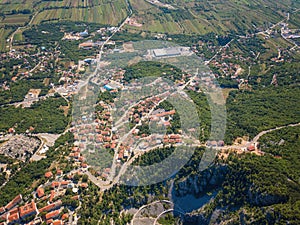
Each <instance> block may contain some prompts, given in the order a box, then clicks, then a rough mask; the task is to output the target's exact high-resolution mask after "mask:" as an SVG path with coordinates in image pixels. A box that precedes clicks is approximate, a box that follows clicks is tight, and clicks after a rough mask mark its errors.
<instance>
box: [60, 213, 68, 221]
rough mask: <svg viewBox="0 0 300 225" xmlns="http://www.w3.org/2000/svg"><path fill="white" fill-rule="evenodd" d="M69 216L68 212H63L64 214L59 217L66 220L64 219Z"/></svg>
mask: <svg viewBox="0 0 300 225" xmlns="http://www.w3.org/2000/svg"><path fill="white" fill-rule="evenodd" d="M68 218H69V214H68V213H65V214H63V215H62V216H61V219H62V220H66V219H68Z"/></svg>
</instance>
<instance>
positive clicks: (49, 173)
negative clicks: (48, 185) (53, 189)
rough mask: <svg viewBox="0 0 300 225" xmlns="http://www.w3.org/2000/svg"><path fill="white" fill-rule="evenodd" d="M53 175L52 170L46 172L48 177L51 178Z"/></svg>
mask: <svg viewBox="0 0 300 225" xmlns="http://www.w3.org/2000/svg"><path fill="white" fill-rule="evenodd" d="M52 176H53V174H52V172H50V171H49V172H46V173H45V177H46V178H50V177H52Z"/></svg>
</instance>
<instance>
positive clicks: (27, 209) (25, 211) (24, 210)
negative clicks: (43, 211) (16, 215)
mask: <svg viewBox="0 0 300 225" xmlns="http://www.w3.org/2000/svg"><path fill="white" fill-rule="evenodd" d="M36 213H37V209H36V205H35V203H34V201H32V202H31V203H28V204H26V205H24V206H21V207H20V217H21V218H24V217H26V216H30V215H34V214H36Z"/></svg>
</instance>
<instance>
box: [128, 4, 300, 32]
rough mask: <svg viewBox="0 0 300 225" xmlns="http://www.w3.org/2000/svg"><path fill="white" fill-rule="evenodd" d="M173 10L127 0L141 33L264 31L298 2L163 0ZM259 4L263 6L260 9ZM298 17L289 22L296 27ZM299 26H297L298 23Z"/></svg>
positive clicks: (284, 15) (296, 5)
mask: <svg viewBox="0 0 300 225" xmlns="http://www.w3.org/2000/svg"><path fill="white" fill-rule="evenodd" d="M161 2H164V3H168V4H172V5H173V6H174V7H176V8H177V10H167V9H162V8H159V7H156V6H154V5H151V4H149V3H147V2H144V1H140V0H131V5H132V7H133V9H135V10H136V12H137V14H138V15H137V17H139V18H140V21H143V23H144V26H143V27H142V28H141V30H147V31H152V32H168V33H183V32H184V33H199V34H205V33H208V32H211V31H213V32H217V33H220V34H224V33H227V32H228V31H235V32H237V33H240V34H245V33H247V32H253V31H256V30H259V29H266V28H267V27H270V26H271V25H272V24H274V23H277V22H278V21H281V20H282V19H284V18H285V17H286V15H287V12H292V11H293V9H294V8H296V7H300V2H297V1H290V0H285V1H281V2H276V3H274V2H273V1H271V0H254V1H248V0H243V1H235V0H224V1H221V2H220V1H219V0H212V1H201V2H199V1H194V0H185V1H182V0H165V1H161ZM262 5H264V6H263V7H262ZM298 20H299V16H298V17H297V16H294V17H293V16H291V23H292V24H297V22H299V21H298ZM298 24H299V23H298Z"/></svg>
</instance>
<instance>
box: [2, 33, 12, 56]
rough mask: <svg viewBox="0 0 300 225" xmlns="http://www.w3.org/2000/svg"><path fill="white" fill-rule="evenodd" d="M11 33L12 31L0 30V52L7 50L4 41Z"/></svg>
mask: <svg viewBox="0 0 300 225" xmlns="http://www.w3.org/2000/svg"><path fill="white" fill-rule="evenodd" d="M12 31H13V30H12V29H5V28H0V37H1V38H0V52H3V51H5V50H7V48H6V46H7V45H8V43H7V41H6V40H7V38H8V36H9V35H10V34H11V33H12Z"/></svg>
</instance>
